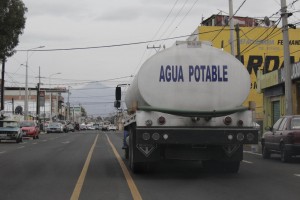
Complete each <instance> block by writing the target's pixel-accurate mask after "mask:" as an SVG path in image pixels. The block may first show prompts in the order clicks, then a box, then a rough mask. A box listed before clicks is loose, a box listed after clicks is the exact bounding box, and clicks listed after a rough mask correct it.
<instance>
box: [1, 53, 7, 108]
mask: <svg viewBox="0 0 300 200" xmlns="http://www.w3.org/2000/svg"><path fill="white" fill-rule="evenodd" d="M5 61H6V60H5V56H3V58H2V73H1V77H2V78H1V109H0V110H4V75H5Z"/></svg>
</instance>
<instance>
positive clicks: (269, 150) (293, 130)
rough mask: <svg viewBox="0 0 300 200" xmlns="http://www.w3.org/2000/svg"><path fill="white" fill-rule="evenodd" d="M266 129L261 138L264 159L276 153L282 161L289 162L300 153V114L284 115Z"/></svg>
mask: <svg viewBox="0 0 300 200" xmlns="http://www.w3.org/2000/svg"><path fill="white" fill-rule="evenodd" d="M266 130H267V132H265V133H264V134H263V137H262V140H261V144H262V154H263V158H264V159H268V158H270V157H271V154H273V153H276V154H280V155H281V156H280V157H281V161H282V162H288V161H290V160H291V158H292V156H296V155H300V115H291V116H283V117H281V118H280V119H279V120H277V121H276V122H275V124H274V125H273V127H267V128H266Z"/></svg>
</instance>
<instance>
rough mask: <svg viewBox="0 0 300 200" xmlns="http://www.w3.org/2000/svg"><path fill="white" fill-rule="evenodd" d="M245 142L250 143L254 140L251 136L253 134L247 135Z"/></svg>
mask: <svg viewBox="0 0 300 200" xmlns="http://www.w3.org/2000/svg"><path fill="white" fill-rule="evenodd" d="M247 140H248V141H250V142H251V141H253V140H254V135H253V133H248V134H247Z"/></svg>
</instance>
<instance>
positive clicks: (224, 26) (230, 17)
mask: <svg viewBox="0 0 300 200" xmlns="http://www.w3.org/2000/svg"><path fill="white" fill-rule="evenodd" d="M246 1H247V0H244V1H243V2H242V4H241V5H240V6H239V7H238V9H237V10H236V11H235V12H234V14H233V15H232V17H230V18H229V21H230V20H231V19H232V18H233V17H234V16H235V15H236V13H237V12H238V11H239V10H240V9H241V8H242V6H243V5H244V4H245V2H246ZM225 27H226V25H224V26H223V28H222V29H221V30H220V31H219V32H218V34H216V35H215V37H214V38H213V39H212V42H213V41H214V40H215V39H216V38H217V37H218V36H219V35H220V33H221V32H222V31H223V30H224V29H225Z"/></svg>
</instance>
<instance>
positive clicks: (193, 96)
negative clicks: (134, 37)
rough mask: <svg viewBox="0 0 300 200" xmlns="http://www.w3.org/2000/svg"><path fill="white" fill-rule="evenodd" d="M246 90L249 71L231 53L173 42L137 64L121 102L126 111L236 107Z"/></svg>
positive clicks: (196, 109) (205, 46) (201, 45)
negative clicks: (124, 103) (140, 64)
mask: <svg viewBox="0 0 300 200" xmlns="http://www.w3.org/2000/svg"><path fill="white" fill-rule="evenodd" d="M249 91H250V76H249V73H248V71H247V70H246V68H245V67H244V66H243V64H242V63H241V62H240V61H238V60H237V59H236V58H235V57H233V56H232V55H230V54H228V53H226V52H224V51H222V50H220V49H217V48H214V47H212V46H210V45H207V44H204V43H200V42H180V43H179V42H177V43H176V45H174V46H172V47H171V48H168V49H166V50H164V51H161V52H159V53H157V54H155V55H154V56H152V57H151V58H149V59H148V60H147V61H146V62H145V63H144V64H143V65H142V66H141V68H140V70H139V72H138V74H137V75H136V76H135V78H134V80H133V82H132V83H131V85H130V87H129V88H128V90H127V92H126V97H125V102H126V106H127V109H128V110H129V111H130V110H136V109H140V108H150V109H151V108H153V109H156V110H171V111H174V112H175V113H176V111H178V112H212V111H223V110H230V109H236V108H238V107H240V106H241V105H242V104H243V102H244V101H245V99H246V98H247V96H248V94H249ZM174 112H173V113H174Z"/></svg>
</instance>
